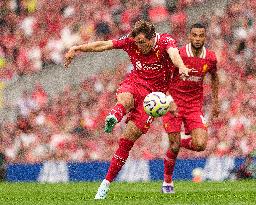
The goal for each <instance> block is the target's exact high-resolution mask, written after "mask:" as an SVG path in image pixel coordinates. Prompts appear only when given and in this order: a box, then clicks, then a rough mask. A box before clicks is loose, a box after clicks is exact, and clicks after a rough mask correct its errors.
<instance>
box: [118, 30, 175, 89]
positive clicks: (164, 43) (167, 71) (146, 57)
mask: <svg viewBox="0 0 256 205" xmlns="http://www.w3.org/2000/svg"><path fill="white" fill-rule="evenodd" d="M113 45H114V48H119V49H123V50H124V51H126V52H127V53H128V55H129V57H130V60H131V63H132V65H133V70H132V71H131V73H130V74H129V75H128V78H127V80H130V81H132V83H137V84H140V85H143V86H145V87H146V88H147V89H149V90H150V91H151V92H154V91H161V92H166V91H167V89H168V86H169V81H170V78H171V75H172V73H173V70H174V69H175V67H174V65H173V63H172V61H171V59H170V57H169V54H168V53H167V50H168V49H169V48H170V47H176V41H175V40H174V39H173V38H172V37H171V36H170V35H169V34H166V33H165V34H159V33H157V34H156V37H155V44H154V47H153V49H151V51H150V52H149V53H148V54H142V53H141V52H140V51H139V49H138V47H137V46H136V44H135V41H134V39H133V38H130V37H128V36H126V37H123V38H121V39H119V40H113Z"/></svg>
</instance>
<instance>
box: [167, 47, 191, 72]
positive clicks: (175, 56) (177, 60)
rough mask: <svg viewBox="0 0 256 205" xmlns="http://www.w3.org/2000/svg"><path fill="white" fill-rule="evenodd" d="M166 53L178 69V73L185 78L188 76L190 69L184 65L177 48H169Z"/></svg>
mask: <svg viewBox="0 0 256 205" xmlns="http://www.w3.org/2000/svg"><path fill="white" fill-rule="evenodd" d="M167 53H168V54H169V56H170V58H171V60H172V62H173V64H174V65H175V66H176V67H178V68H179V73H180V74H183V75H185V76H189V74H188V73H189V72H190V69H189V68H187V67H186V66H185V65H184V63H183V60H182V58H181V56H180V53H179V50H178V48H173V47H171V48H169V49H168V50H167Z"/></svg>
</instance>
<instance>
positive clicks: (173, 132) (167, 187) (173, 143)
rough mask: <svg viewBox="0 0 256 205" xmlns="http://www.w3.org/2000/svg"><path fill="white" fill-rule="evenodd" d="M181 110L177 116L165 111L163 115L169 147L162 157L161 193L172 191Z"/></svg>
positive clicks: (178, 146)
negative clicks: (162, 179)
mask: <svg viewBox="0 0 256 205" xmlns="http://www.w3.org/2000/svg"><path fill="white" fill-rule="evenodd" d="M181 114H182V111H180V113H179V116H178V117H174V116H173V115H172V114H171V113H167V114H166V115H165V116H164V117H163V123H164V127H165V130H166V132H167V133H168V137H169V149H168V150H167V152H166V155H165V158H164V182H163V185H162V192H163V193H174V185H173V181H172V176H173V172H174V167H175V163H176V158H177V155H178V153H179V149H180V131H181V124H182V117H181V116H182V115H181Z"/></svg>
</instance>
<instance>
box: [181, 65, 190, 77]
mask: <svg viewBox="0 0 256 205" xmlns="http://www.w3.org/2000/svg"><path fill="white" fill-rule="evenodd" d="M190 71H191V69H189V68H187V67H181V68H179V74H180V75H182V76H184V77H188V76H189V72H190Z"/></svg>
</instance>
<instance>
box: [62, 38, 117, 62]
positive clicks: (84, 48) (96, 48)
mask: <svg viewBox="0 0 256 205" xmlns="http://www.w3.org/2000/svg"><path fill="white" fill-rule="evenodd" d="M111 49H113V42H112V40H109V41H95V42H92V43H86V44H82V45H78V46H72V47H71V48H70V49H69V50H68V52H67V53H66V54H65V62H64V66H65V67H68V66H69V64H70V63H71V61H72V60H73V58H74V57H75V55H76V54H77V53H78V52H102V51H106V50H111Z"/></svg>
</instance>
